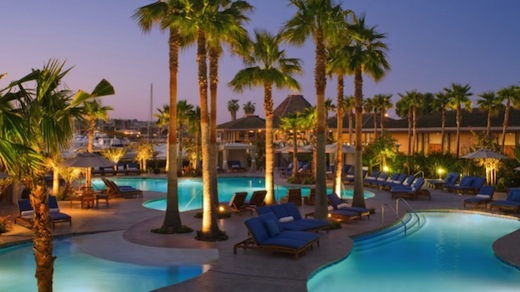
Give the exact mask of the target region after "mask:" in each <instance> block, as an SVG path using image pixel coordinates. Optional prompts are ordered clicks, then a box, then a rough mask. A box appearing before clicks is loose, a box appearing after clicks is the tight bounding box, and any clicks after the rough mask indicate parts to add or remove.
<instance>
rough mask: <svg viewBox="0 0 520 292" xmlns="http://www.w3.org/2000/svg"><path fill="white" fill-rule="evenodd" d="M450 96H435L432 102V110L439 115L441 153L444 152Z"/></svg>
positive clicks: (439, 94)
mask: <svg viewBox="0 0 520 292" xmlns="http://www.w3.org/2000/svg"><path fill="white" fill-rule="evenodd" d="M450 102H451V101H450V96H449V95H446V94H445V93H444V92H439V93H437V94H435V98H434V99H433V102H432V109H433V110H434V111H438V112H440V113H441V152H444V149H445V148H446V147H445V145H444V144H445V140H446V135H445V132H446V131H445V130H446V111H447V110H448V109H449V104H450Z"/></svg>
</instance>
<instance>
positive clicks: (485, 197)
mask: <svg viewBox="0 0 520 292" xmlns="http://www.w3.org/2000/svg"><path fill="white" fill-rule="evenodd" d="M494 194H495V187H494V186H482V187H481V188H480V190H479V191H478V194H477V195H475V197H473V198H467V199H465V200H464V208H466V206H467V205H469V206H471V207H473V208H477V207H480V206H482V205H484V207H485V206H486V205H487V204H488V203H489V202H491V200H493V195H494Z"/></svg>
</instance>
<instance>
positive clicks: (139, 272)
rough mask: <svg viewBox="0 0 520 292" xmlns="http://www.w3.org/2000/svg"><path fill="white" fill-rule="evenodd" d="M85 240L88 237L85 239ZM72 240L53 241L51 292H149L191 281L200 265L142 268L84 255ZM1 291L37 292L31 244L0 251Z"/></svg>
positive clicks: (202, 270)
mask: <svg viewBox="0 0 520 292" xmlns="http://www.w3.org/2000/svg"><path fill="white" fill-rule="evenodd" d="M86 236H88V235H86ZM82 237H84V236H83V235H82V236H75V237H69V238H63V239H55V240H54V251H53V254H54V255H55V256H57V259H56V261H55V263H54V291H151V290H154V289H158V288H161V287H165V286H169V285H174V284H177V283H180V282H182V281H186V280H188V279H191V278H194V277H197V276H199V275H200V274H202V273H203V272H205V271H206V270H207V267H205V266H201V265H182V266H145V265H134V264H127V263H119V262H113V261H109V260H105V259H102V258H98V257H95V256H91V255H89V254H87V253H84V252H83V251H82V250H81V248H80V247H79V246H78V245H77V244H75V243H74V240H75V239H80V238H82ZM0 258H1V260H0V271H1V272H0V291H17V292H24V291H27V292H32V291H36V290H37V289H36V287H37V286H36V279H35V277H34V272H35V270H36V264H35V262H34V255H33V252H32V243H27V244H22V245H16V246H13V247H9V248H3V249H0Z"/></svg>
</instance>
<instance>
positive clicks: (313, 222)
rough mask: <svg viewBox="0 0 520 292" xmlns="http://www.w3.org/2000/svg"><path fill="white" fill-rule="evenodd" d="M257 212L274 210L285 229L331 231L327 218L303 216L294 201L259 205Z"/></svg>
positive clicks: (263, 212)
mask: <svg viewBox="0 0 520 292" xmlns="http://www.w3.org/2000/svg"><path fill="white" fill-rule="evenodd" d="M256 212H257V213H258V215H262V214H266V213H271V212H272V213H273V214H274V215H275V216H276V219H277V220H278V222H279V223H280V224H281V225H282V226H283V228H284V229H285V230H293V231H318V230H326V231H327V232H328V231H329V225H330V224H329V222H328V221H327V220H320V219H313V218H302V216H301V214H300V211H299V210H298V207H296V205H295V204H294V203H285V204H280V205H271V206H264V207H258V208H256Z"/></svg>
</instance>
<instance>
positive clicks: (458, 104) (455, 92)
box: [444, 83, 473, 157]
mask: <svg viewBox="0 0 520 292" xmlns="http://www.w3.org/2000/svg"><path fill="white" fill-rule="evenodd" d="M470 89H471V86H470V85H469V84H466V85H462V84H459V83H452V84H451V88H444V91H445V92H446V94H447V95H448V96H449V97H450V100H451V102H450V107H451V108H453V109H455V110H456V111H457V138H456V139H457V143H456V146H455V147H456V148H455V149H456V150H455V151H456V152H455V153H456V156H457V157H459V155H460V123H461V120H462V108H463V107H464V108H465V109H466V110H467V111H471V100H470V99H469V97H470V96H472V95H473V93H471V92H470Z"/></svg>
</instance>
